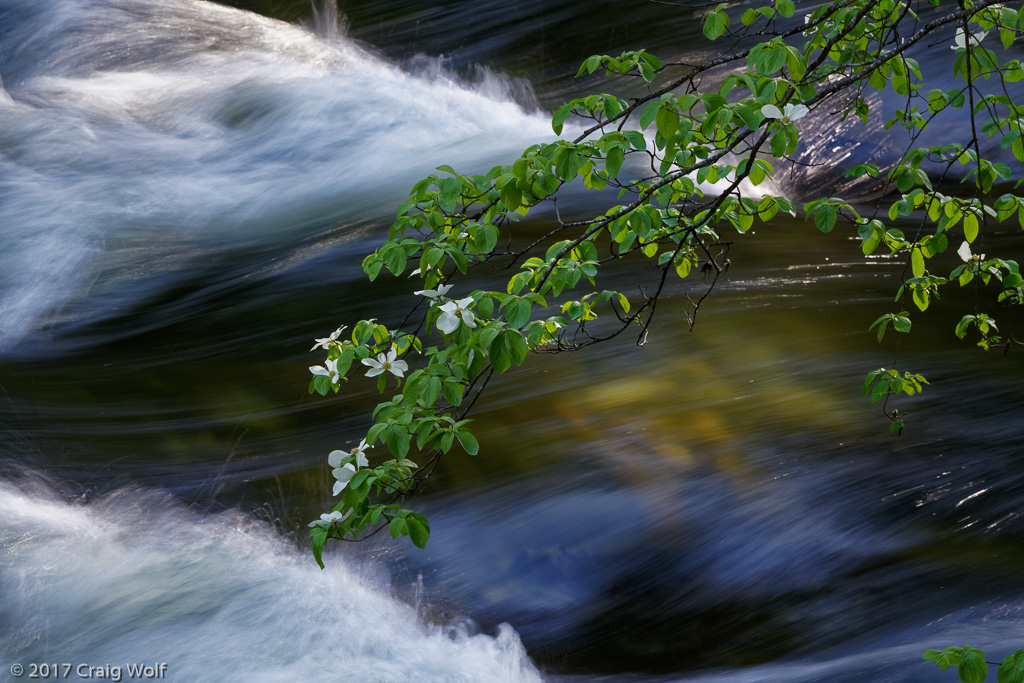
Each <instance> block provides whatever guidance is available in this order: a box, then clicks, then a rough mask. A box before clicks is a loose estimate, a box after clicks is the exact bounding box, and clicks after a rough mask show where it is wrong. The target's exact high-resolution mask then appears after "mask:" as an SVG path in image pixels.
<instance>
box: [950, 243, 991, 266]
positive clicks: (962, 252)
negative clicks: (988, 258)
mask: <svg viewBox="0 0 1024 683" xmlns="http://www.w3.org/2000/svg"><path fill="white" fill-rule="evenodd" d="M956 253H957V254H958V255H959V256H960V260H961V261H964V262H965V263H966V262H969V261H971V259H977V260H978V261H984V260H985V255H984V254H972V253H971V245H970V244H969V243H967V242H964V243H963V244H961V245H960V248H959V249H957V250H956Z"/></svg>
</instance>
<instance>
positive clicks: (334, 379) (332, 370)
mask: <svg viewBox="0 0 1024 683" xmlns="http://www.w3.org/2000/svg"><path fill="white" fill-rule="evenodd" d="M309 371H310V372H312V373H313V374H314V375H323V376H325V377H330V379H331V384H337V383H338V380H339V379H341V375H339V374H338V359H334V360H329V361H327V367H326V368H325V367H323V366H322V365H311V366H310V368H309Z"/></svg>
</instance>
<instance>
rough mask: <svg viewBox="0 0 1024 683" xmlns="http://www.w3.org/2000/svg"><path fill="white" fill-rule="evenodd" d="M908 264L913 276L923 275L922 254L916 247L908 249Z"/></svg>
mask: <svg viewBox="0 0 1024 683" xmlns="http://www.w3.org/2000/svg"><path fill="white" fill-rule="evenodd" d="M910 266H911V268H912V269H913V271H914V277H921V276H923V275H924V254H923V253H921V250H920V249H918V248H916V247H915V248H914V249H911V250H910Z"/></svg>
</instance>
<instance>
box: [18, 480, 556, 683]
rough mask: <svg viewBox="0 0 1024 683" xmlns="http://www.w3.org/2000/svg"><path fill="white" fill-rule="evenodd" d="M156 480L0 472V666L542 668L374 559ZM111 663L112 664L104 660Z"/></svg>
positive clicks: (357, 676)
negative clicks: (321, 555) (44, 478)
mask: <svg viewBox="0 0 1024 683" xmlns="http://www.w3.org/2000/svg"><path fill="white" fill-rule="evenodd" d="M326 560H327V568H326V570H324V571H321V570H320V569H319V568H318V567H317V566H316V565H315V563H314V562H313V559H312V556H311V555H310V554H309V553H308V552H307V551H300V550H297V549H295V548H294V547H293V546H291V545H290V544H288V543H286V542H285V541H283V540H282V538H281V537H280V536H278V535H277V534H276V533H275V532H274V531H273V530H272V529H271V528H270V526H269V525H267V524H265V523H262V522H258V521H255V520H253V519H251V518H248V517H247V516H245V515H242V514H241V513H238V512H227V513H222V514H217V515H201V514H198V513H193V512H189V511H188V510H185V509H184V508H183V507H182V506H181V505H180V504H178V503H176V502H175V501H174V500H173V499H171V498H170V497H167V496H163V495H161V494H159V493H158V492H153V491H149V492H142V491H140V490H138V489H123V490H121V491H119V492H117V493H115V494H112V495H110V496H108V497H106V498H104V499H102V500H99V501H96V502H94V503H91V504H89V505H81V504H72V503H67V502H64V501H62V500H59V499H57V498H56V497H54V496H52V495H49V494H48V493H47V492H46V491H45V490H41V489H39V488H36V490H34V491H33V492H31V493H29V492H27V491H26V490H23V489H19V488H16V487H15V486H14V485H12V484H10V483H7V482H3V481H0V585H2V586H3V597H4V599H3V609H2V610H0V667H2V668H0V670H2V671H5V672H6V671H8V670H9V667H11V666H12V665H14V664H21V665H22V666H24V667H25V669H26V673H29V671H30V666H31V665H32V664H37V665H41V664H44V663H55V662H56V663H58V664H61V663H71V664H73V666H75V667H77V666H78V665H81V664H86V665H89V666H92V667H121V670H122V671H121V673H122V677H123V680H129V679H128V676H127V668H126V667H127V666H128V665H133V666H134V665H136V664H145V665H148V666H153V665H159V664H162V663H165V664H166V665H167V669H166V670H167V674H166V677H165V680H168V681H300V680H338V681H340V680H346V681H360V683H372V682H375V681H379V682H382V683H383V682H385V681H392V682H396V683H399V682H403V681H416V682H417V683H420V682H431V681H437V682H439V683H440V682H444V683H451V682H455V681H467V682H469V681H500V682H503V683H513V682H523V683H526V682H538V681H540V680H541V679H540V676H539V674H538V672H537V670H536V669H535V668H534V666H533V664H532V663H531V662H530V660H529V658H528V657H527V655H526V652H525V650H524V649H523V646H522V644H521V643H520V641H519V636H518V635H517V634H516V633H515V631H514V630H513V629H512V628H511V627H509V626H508V625H502V626H501V627H500V628H499V630H498V633H497V635H496V636H495V637H491V636H488V635H484V634H476V635H470V634H468V633H467V632H466V631H465V630H463V629H458V628H442V627H437V626H426V625H424V624H423V623H422V621H421V620H420V618H419V616H418V615H417V612H416V610H415V609H414V608H413V607H411V606H409V605H407V604H405V603H403V602H400V601H399V600H397V599H395V598H394V597H392V596H391V595H390V594H389V592H388V589H387V587H386V580H387V577H386V575H385V574H382V569H381V567H380V566H378V565H375V564H373V563H370V562H366V563H363V564H361V565H357V564H356V563H354V562H352V561H350V560H347V559H346V558H345V557H344V556H342V555H341V554H334V555H331V556H329V557H327V558H326ZM108 677H110V676H109V675H108Z"/></svg>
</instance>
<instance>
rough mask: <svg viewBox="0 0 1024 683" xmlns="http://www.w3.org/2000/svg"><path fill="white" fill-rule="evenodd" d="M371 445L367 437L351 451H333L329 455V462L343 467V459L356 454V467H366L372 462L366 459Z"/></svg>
mask: <svg viewBox="0 0 1024 683" xmlns="http://www.w3.org/2000/svg"><path fill="white" fill-rule="evenodd" d="M367 448H369V445H368V444H367V443H366V439H363V440H362V441H360V442H359V445H358V446H356V447H355V448H353V449H352V450H350V451H331V452H330V454H329V455H328V456H327V464H328V465H330V466H331V467H341V461H342V460H343V459H344V458H347V457H349V456H351V455H354V456H356V467H357V468H359V467H366V466H367V465H369V464H370V462H369V461H368V460H367V459H366V449H367Z"/></svg>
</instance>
